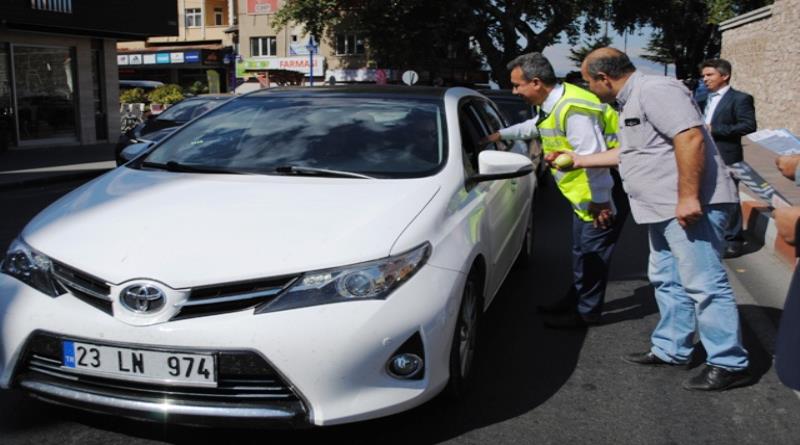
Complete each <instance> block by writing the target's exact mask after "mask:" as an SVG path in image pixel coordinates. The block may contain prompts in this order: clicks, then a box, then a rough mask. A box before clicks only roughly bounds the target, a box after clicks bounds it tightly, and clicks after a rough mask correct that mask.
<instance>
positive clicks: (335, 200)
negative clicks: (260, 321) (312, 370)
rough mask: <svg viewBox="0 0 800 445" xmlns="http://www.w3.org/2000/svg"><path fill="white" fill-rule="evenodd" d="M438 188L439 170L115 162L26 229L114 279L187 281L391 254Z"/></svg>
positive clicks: (33, 241) (50, 249)
mask: <svg viewBox="0 0 800 445" xmlns="http://www.w3.org/2000/svg"><path fill="white" fill-rule="evenodd" d="M438 189H439V185H438V181H437V179H436V177H429V178H421V179H407V180H367V179H349V178H347V179H344V178H342V179H339V178H314V177H296V176H292V177H288V176H266V175H264V176H261V175H212V174H190V173H174V172H166V171H145V170H134V169H130V168H127V167H120V168H118V169H116V170H114V171H112V172H109V173H107V174H106V175H104V176H102V177H100V178H97V179H95V180H94V181H92V182H90V183H88V184H86V185H84V186H82V187H80V188H79V189H77V190H75V191H73V192H72V193H70V194H68V195H66V196H65V197H63V198H61V199H60V200H59V201H57V202H55V203H54V204H52V205H51V206H50V207H48V208H47V209H45V210H44V211H43V212H41V213H40V214H39V215H37V216H36V218H34V219H33V220H32V221H31V222H30V223H29V224H28V226H27V227H26V228H25V230H24V231H23V234H22V236H23V238H24V239H25V240H26V241H27V242H28V243H29V244H30V245H31V246H32V247H33V248H35V249H37V250H39V251H41V252H42V253H44V254H46V255H48V256H50V257H52V258H53V259H55V260H57V261H60V262H63V263H65V264H68V265H70V266H71V267H74V268H77V269H80V270H82V271H84V272H86V273H89V274H92V275H94V276H96V277H98V278H101V279H103V280H105V281H108V282H110V283H113V284H119V283H122V282H125V281H127V280H130V279H133V278H148V279H153V280H157V281H160V282H162V283H164V284H166V285H168V286H170V287H173V288H185V287H191V286H197V285H202V284H214V283H224V282H231V281H239V280H247V279H255V278H264V277H270V276H277V275H284V274H292V273H297V272H303V271H309V270H315V269H322V268H328V267H336V266H342V265H347V264H353V263H358V262H362V261H368V260H373V259H377V258H383V257H386V256H387V255H389V253H390V250H391V247H392V245H393V243H394V242H395V240H396V239H397V238H398V236H399V235H400V234H401V233H402V231H403V229H404V228H405V227H406V226H407V225H408V224H409V223H410V222H411V221H412V220H413V219H414V218H415V217H416V215H418V214H419V212H421V211H422V209H423V208H424V207H425V206H426V205H427V204H428V203H429V202H430V200H431V199H432V198H433V196H434V195H435V194H436V193H437V191H438ZM422 241H424V240H421V241H420V242H422Z"/></svg>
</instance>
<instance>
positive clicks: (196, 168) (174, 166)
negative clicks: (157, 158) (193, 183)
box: [142, 161, 253, 175]
mask: <svg viewBox="0 0 800 445" xmlns="http://www.w3.org/2000/svg"><path fill="white" fill-rule="evenodd" d="M142 167H148V168H158V169H162V170H167V171H171V172H183V173H227V174H234V175H249V174H253V173H252V172H246V171H242V170H235V169H230V168H224V167H207V166H202V165H189V164H181V163H180V162H176V161H167V162H166V163H164V164H160V163H158V162H142Z"/></svg>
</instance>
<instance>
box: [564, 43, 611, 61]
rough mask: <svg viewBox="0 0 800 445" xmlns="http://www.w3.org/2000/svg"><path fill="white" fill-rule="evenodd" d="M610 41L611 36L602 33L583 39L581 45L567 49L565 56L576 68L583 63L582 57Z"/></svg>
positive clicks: (607, 44)
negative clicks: (567, 53)
mask: <svg viewBox="0 0 800 445" xmlns="http://www.w3.org/2000/svg"><path fill="white" fill-rule="evenodd" d="M611 43H612V40H611V37H608V36H607V35H603V36H600V37H595V38H591V39H583V45H581V46H578V47H573V48H571V49H570V50H569V56H567V58H568V59H569V60H571V61H572V63H574V64H575V66H577V67H578V68H580V67H581V64H582V63H583V59H585V58H586V56H588V55H589V53H590V52H592V51H594V50H596V49H597V48H604V47H606V46H610V45H611Z"/></svg>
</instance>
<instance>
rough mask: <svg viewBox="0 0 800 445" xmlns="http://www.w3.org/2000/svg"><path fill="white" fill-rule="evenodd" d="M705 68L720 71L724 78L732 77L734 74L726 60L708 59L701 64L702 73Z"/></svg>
mask: <svg viewBox="0 0 800 445" xmlns="http://www.w3.org/2000/svg"><path fill="white" fill-rule="evenodd" d="M703 68H714V69H715V70H717V71H719V73H720V74H722V75H723V76H728V77H730V75H731V73H733V69H732V68H731V63H730V62H728V61H727V60H725V59H708V60H704V61H703V63H701V64H700V71H703Z"/></svg>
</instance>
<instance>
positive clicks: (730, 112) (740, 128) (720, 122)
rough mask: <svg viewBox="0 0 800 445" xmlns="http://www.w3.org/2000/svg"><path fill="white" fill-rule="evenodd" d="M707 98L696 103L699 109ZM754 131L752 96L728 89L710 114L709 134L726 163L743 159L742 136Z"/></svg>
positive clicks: (701, 108) (703, 108) (754, 115)
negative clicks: (711, 114)
mask: <svg viewBox="0 0 800 445" xmlns="http://www.w3.org/2000/svg"><path fill="white" fill-rule="evenodd" d="M707 100H708V99H705V100H703V101H701V102H700V103H698V105H699V106H700V110H705V108H706V101H707ZM754 131H756V109H755V106H754V105H753V96H751V95H749V94H747V93H743V92H741V91H737V90H734V89H733V88H731V89H729V90H728V92H727V93H725V95H724V96H722V99H720V101H719V104H717V108H716V109H715V110H714V115H713V116H711V136H712V137H713V138H714V142H715V143H716V144H717V149H718V150H719V154H720V156H722V160H723V161H724V162H725V164H726V165H731V164H733V163H736V162H741V161H742V160H744V156H743V154H742V136H744V135H746V134H750V133H752V132H754Z"/></svg>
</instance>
